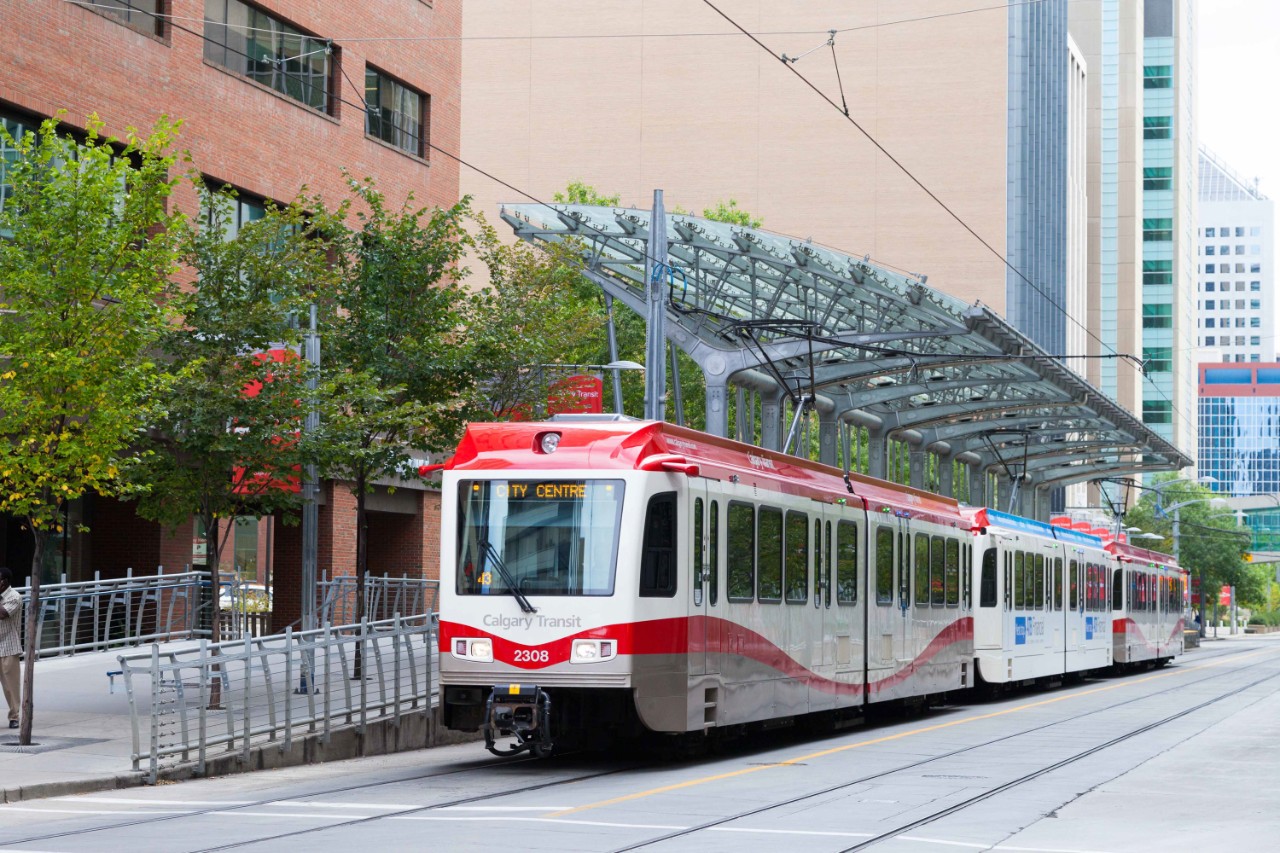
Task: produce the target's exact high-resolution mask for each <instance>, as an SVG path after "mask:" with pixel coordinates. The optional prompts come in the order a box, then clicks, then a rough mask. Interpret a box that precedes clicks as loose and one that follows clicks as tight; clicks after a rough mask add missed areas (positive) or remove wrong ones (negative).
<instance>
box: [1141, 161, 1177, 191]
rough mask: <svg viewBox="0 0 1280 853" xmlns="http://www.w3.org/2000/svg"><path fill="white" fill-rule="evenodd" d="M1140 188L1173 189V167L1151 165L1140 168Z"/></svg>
mask: <svg viewBox="0 0 1280 853" xmlns="http://www.w3.org/2000/svg"><path fill="white" fill-rule="evenodd" d="M1142 188H1143V189H1144V190H1168V189H1173V167H1172V166H1152V167H1149V168H1144V169H1143V170H1142Z"/></svg>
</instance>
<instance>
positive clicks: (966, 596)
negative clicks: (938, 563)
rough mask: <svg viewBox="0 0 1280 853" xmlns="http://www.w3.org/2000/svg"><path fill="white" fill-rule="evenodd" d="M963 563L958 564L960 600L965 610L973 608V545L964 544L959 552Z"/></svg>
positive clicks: (969, 543)
mask: <svg viewBox="0 0 1280 853" xmlns="http://www.w3.org/2000/svg"><path fill="white" fill-rule="evenodd" d="M960 556H961V557H962V558H963V560H964V562H963V563H961V564H960V598H961V601H962V603H963V605H964V609H965V610H969V609H971V608H972V607H973V544H972V543H971V542H966V543H964V549H963V550H962V551H961V552H960Z"/></svg>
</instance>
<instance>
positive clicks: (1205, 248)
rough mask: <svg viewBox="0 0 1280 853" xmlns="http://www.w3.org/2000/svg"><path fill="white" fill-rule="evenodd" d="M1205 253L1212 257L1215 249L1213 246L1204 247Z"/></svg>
mask: <svg viewBox="0 0 1280 853" xmlns="http://www.w3.org/2000/svg"><path fill="white" fill-rule="evenodd" d="M1204 253H1205V254H1206V255H1212V254H1214V249H1213V247H1212V246H1205V247H1204Z"/></svg>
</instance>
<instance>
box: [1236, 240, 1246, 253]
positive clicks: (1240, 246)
mask: <svg viewBox="0 0 1280 853" xmlns="http://www.w3.org/2000/svg"><path fill="white" fill-rule="evenodd" d="M1236 254H1237V255H1243V254H1244V244H1243V243H1237V244H1236Z"/></svg>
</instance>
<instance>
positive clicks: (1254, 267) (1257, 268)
mask: <svg viewBox="0 0 1280 853" xmlns="http://www.w3.org/2000/svg"><path fill="white" fill-rule="evenodd" d="M1241 272H1243V270H1241ZM1249 272H1252V273H1260V272H1262V264H1249Z"/></svg>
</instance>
